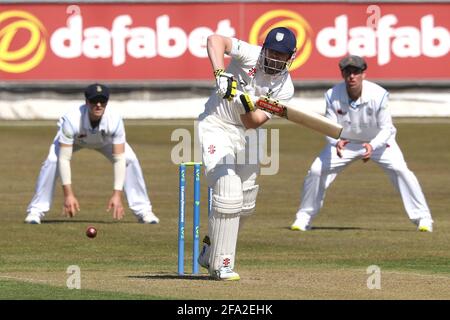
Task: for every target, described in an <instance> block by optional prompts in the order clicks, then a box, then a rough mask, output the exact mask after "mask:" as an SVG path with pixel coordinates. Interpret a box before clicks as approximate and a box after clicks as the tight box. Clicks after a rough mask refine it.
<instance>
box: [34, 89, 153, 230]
mask: <svg viewBox="0 0 450 320" xmlns="http://www.w3.org/2000/svg"><path fill="white" fill-rule="evenodd" d="M84 94H85V98H86V103H85V104H84V105H82V106H80V107H77V108H75V109H73V110H71V111H69V112H68V113H67V114H66V115H64V116H63V117H62V118H61V119H60V120H59V122H58V128H59V130H58V133H57V134H56V137H55V139H54V141H53V144H52V145H51V146H50V151H49V154H48V157H47V159H46V160H45V162H44V163H43V165H42V167H41V171H40V173H39V177H38V180H37V183H36V190H35V194H34V196H33V199H32V200H31V203H30V204H29V206H28V209H27V216H26V218H25V222H26V223H29V224H40V223H41V219H42V218H43V217H44V215H45V213H46V212H47V211H49V210H50V207H51V204H52V199H53V191H54V186H55V182H56V179H57V177H58V175H59V176H61V182H62V185H63V192H64V213H65V214H66V215H68V216H70V217H73V216H74V215H75V214H76V213H77V211H79V210H80V206H79V203H78V200H77V198H76V197H75V194H74V191H73V189H72V181H71V168H70V161H71V158H72V153H73V152H76V151H78V150H80V149H82V148H88V149H94V150H96V151H98V152H100V153H101V154H103V155H104V156H105V157H106V158H108V159H109V160H110V161H111V162H112V163H113V172H114V186H113V192H112V196H111V198H110V200H109V202H108V206H107V208H108V211H109V210H111V209H112V214H113V218H115V219H121V218H122V216H123V214H124V209H123V205H122V190H124V191H125V194H126V196H127V200H128V204H129V206H130V209H131V210H132V211H133V213H134V214H135V216H136V218H137V219H138V221H139V222H141V223H149V224H156V223H159V219H158V217H156V216H155V215H154V213H153V211H152V205H151V203H150V199H149V198H148V195H147V188H146V185H145V181H144V177H143V175H142V170H141V166H140V165H139V161H138V159H137V157H136V154H135V153H134V151H133V149H132V148H131V147H130V145H129V144H128V143H127V142H126V139H125V127H124V124H123V120H122V118H121V117H120V116H119V115H118V114H116V113H115V112H114V111H113V110H111V109H110V108H106V105H107V104H108V100H109V88H108V87H106V86H105V85H102V84H97V83H96V84H92V85H90V86H88V87H87V88H86V90H85V92H84Z"/></svg>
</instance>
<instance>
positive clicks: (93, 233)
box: [86, 226, 97, 238]
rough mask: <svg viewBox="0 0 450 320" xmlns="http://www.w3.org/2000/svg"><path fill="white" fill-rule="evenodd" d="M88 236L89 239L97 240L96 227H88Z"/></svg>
mask: <svg viewBox="0 0 450 320" xmlns="http://www.w3.org/2000/svg"><path fill="white" fill-rule="evenodd" d="M86 235H87V236H88V237H89V238H95V236H96V235H97V229H95V228H94V227H92V226H91V227H88V228H87V230H86Z"/></svg>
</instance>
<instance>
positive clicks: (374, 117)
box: [291, 56, 433, 232]
mask: <svg viewBox="0 0 450 320" xmlns="http://www.w3.org/2000/svg"><path fill="white" fill-rule="evenodd" d="M339 68H340V70H341V75H342V77H343V78H344V81H343V82H341V83H339V84H337V85H335V86H334V87H333V88H331V89H329V90H328V91H327V92H326V94H325V100H326V117H327V118H329V119H331V120H333V121H335V122H337V123H339V124H341V125H342V126H343V131H342V134H341V137H340V139H333V138H330V137H327V142H328V143H327V145H326V146H325V148H324V149H323V150H322V152H321V153H320V155H319V156H318V157H317V158H316V159H315V160H314V162H313V164H312V166H311V168H310V169H309V171H308V174H307V175H306V178H305V181H304V184H303V193H302V200H301V204H300V208H299V210H298V212H297V213H296V219H295V222H294V223H293V224H292V225H291V229H292V230H294V231H307V230H309V229H311V225H312V220H313V218H314V217H316V216H317V214H318V213H319V210H320V209H321V208H322V205H323V202H324V199H325V192H326V190H327V188H328V187H329V186H330V184H331V183H332V182H333V181H334V179H335V178H336V176H337V175H338V173H340V172H341V171H342V170H343V169H344V168H345V167H347V165H349V164H350V163H352V162H354V161H356V160H358V159H362V160H363V161H364V162H367V161H369V160H372V161H374V162H375V163H376V164H378V165H379V166H380V167H381V168H382V169H383V170H384V171H385V172H386V173H387V174H388V176H389V178H390V180H391V182H392V184H393V185H394V187H395V188H396V190H397V191H399V193H400V195H401V198H402V201H403V205H404V207H405V209H406V213H407V214H408V217H409V219H410V220H411V222H413V223H414V224H415V225H416V226H417V229H418V230H419V231H424V232H432V231H433V219H432V217H431V213H430V210H429V208H428V205H427V202H426V200H425V196H424V194H423V192H422V189H421V187H420V185H419V182H418V180H417V178H416V176H415V175H414V173H413V172H412V171H411V170H409V168H408V166H407V164H406V162H405V160H404V158H403V154H402V152H401V150H400V147H399V146H398V144H397V142H396V140H395V135H396V128H395V127H394V125H393V124H392V118H391V114H390V111H389V108H388V95H389V93H388V92H387V91H386V90H385V89H384V88H382V87H380V86H379V85H377V84H375V83H373V82H370V81H367V80H364V79H365V77H366V72H365V70H366V69H367V63H366V61H365V60H364V59H363V58H361V57H359V56H347V57H344V58H343V59H341V61H340V62H339Z"/></svg>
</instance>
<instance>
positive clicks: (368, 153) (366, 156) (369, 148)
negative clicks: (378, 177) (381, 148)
mask: <svg viewBox="0 0 450 320" xmlns="http://www.w3.org/2000/svg"><path fill="white" fill-rule="evenodd" d="M363 147H364V148H366V152H365V153H364V154H363V157H362V161H363V162H364V163H365V162H367V161H369V160H370V157H371V156H372V152H373V148H372V145H371V144H370V143H363Z"/></svg>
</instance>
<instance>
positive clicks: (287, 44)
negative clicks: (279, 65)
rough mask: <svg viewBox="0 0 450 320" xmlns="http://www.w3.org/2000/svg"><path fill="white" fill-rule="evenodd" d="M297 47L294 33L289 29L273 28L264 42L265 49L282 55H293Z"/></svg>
mask: <svg viewBox="0 0 450 320" xmlns="http://www.w3.org/2000/svg"><path fill="white" fill-rule="evenodd" d="M296 46H297V40H296V39H295V35H294V33H293V32H292V31H291V30H289V29H288V28H284V27H278V28H273V29H272V30H270V32H269V33H268V34H267V37H266V40H264V44H263V48H268V49H271V50H275V51H278V52H282V53H289V54H293V53H294V52H295V48H296Z"/></svg>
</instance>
